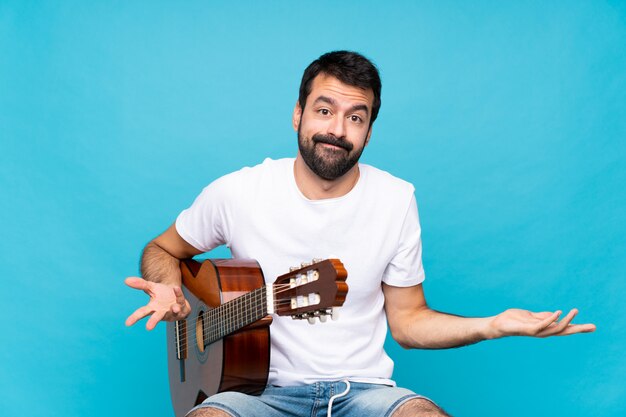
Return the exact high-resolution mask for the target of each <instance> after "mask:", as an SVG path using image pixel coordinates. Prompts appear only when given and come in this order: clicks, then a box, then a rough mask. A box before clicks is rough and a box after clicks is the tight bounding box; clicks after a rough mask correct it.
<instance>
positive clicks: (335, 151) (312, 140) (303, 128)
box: [293, 74, 374, 181]
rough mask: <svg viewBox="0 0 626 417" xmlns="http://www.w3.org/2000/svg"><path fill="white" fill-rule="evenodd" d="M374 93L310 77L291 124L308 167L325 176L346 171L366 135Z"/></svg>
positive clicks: (322, 76) (322, 77) (330, 177)
mask: <svg viewBox="0 0 626 417" xmlns="http://www.w3.org/2000/svg"><path fill="white" fill-rule="evenodd" d="M373 102H374V93H373V91H372V90H371V89H370V90H363V89H361V88H358V87H354V86H350V85H347V84H344V83H342V82H341V81H339V80H338V79H337V78H335V77H332V76H329V75H326V74H319V75H318V76H317V77H315V78H314V79H313V83H312V85H311V93H310V94H309V96H308V97H307V101H306V105H305V107H304V110H302V109H301V108H300V106H299V105H296V108H295V110H294V115H293V124H294V128H295V129H296V130H297V131H298V148H299V150H300V155H302V159H303V160H304V161H305V162H306V164H307V165H308V167H309V168H310V169H311V170H312V171H313V172H314V173H315V174H317V175H318V176H319V177H321V178H323V179H325V180H329V181H331V180H334V179H336V178H339V177H341V176H342V175H344V174H345V173H346V172H348V171H349V170H350V169H351V168H352V167H353V166H354V165H355V164H356V163H357V162H358V160H359V158H360V156H361V153H362V152H363V148H364V147H365V145H366V144H367V142H368V141H369V138H370V134H371V129H370V126H369V122H370V117H371V113H372V104H373Z"/></svg>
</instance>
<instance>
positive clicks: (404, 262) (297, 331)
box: [176, 158, 424, 386]
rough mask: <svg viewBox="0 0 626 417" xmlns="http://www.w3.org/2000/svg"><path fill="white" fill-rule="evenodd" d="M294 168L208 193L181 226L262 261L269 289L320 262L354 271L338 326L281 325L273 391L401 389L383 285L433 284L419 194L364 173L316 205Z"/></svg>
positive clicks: (231, 179)
mask: <svg viewBox="0 0 626 417" xmlns="http://www.w3.org/2000/svg"><path fill="white" fill-rule="evenodd" d="M293 165H294V159H293V158H289V159H280V160H271V159H266V160H265V161H264V162H263V163H262V164H260V165H257V166H255V167H252V168H243V169H241V170H239V171H236V172H234V173H232V174H228V175H226V176H224V177H221V178H219V179H217V180H216V181H214V182H213V183H211V184H210V185H209V186H207V187H206V188H205V189H204V190H203V191H202V193H201V194H200V195H199V196H198V197H197V198H196V200H195V201H194V203H193V205H192V206H191V207H190V208H188V209H186V210H184V211H183V212H182V213H181V214H180V215H179V216H178V218H177V219H176V230H177V231H178V233H179V234H180V235H181V236H182V237H183V239H185V240H186V241H187V242H189V243H190V244H191V245H193V246H194V247H196V248H197V249H198V250H201V251H205V252H206V251H209V250H211V249H213V248H215V247H217V246H219V245H222V244H226V245H228V246H229V247H230V250H231V252H232V255H233V257H235V258H252V259H256V260H257V261H258V262H259V264H260V265H261V268H262V270H263V274H264V276H265V280H266V282H267V283H268V284H271V283H272V282H273V281H274V279H275V278H276V277H278V276H279V275H282V274H284V273H286V272H288V271H289V268H290V267H292V266H298V265H300V263H301V262H307V261H308V262H310V261H311V259H313V258H320V259H326V258H338V259H340V260H341V262H343V264H344V266H345V268H346V270H347V271H348V279H347V281H346V282H347V284H348V286H349V291H348V295H347V297H346V301H345V303H344V305H343V307H341V308H340V309H339V314H340V316H339V319H338V320H337V321H331V320H328V321H327V322H326V323H317V324H315V325H310V324H309V323H308V322H307V321H306V320H293V319H291V318H290V317H274V322H273V323H272V325H271V327H270V334H271V361H270V375H269V383H270V384H273V385H279V386H286V385H299V384H308V383H312V382H315V381H321V380H338V379H344V378H347V379H349V380H352V381H358V382H371V383H378V384H387V385H394V382H393V381H392V380H391V379H390V378H391V375H392V372H393V361H392V360H391V359H390V358H389V356H387V354H386V353H385V352H384V349H383V343H384V341H385V336H386V334H387V321H386V318H385V313H384V296H383V293H382V289H381V282H385V283H387V284H389V285H393V286H397V287H407V286H413V285H417V284H419V283H421V282H422V281H423V280H424V270H423V267H422V246H421V238H420V225H419V220H418V214H417V205H416V202H415V197H414V195H413V192H414V188H413V186H412V185H411V184H410V183H408V182H406V181H403V180H400V179H398V178H395V177H393V176H392V175H390V174H388V173H386V172H384V171H381V170H379V169H376V168H374V167H372V166H369V165H365V164H360V165H359V170H360V177H359V180H358V182H357V184H356V185H355V186H354V187H353V189H352V190H351V191H350V192H349V193H347V194H346V195H344V196H342V197H339V198H331V199H324V200H309V199H307V198H306V197H304V195H302V193H301V192H300V190H299V189H298V187H297V185H296V182H295V179H294V174H293Z"/></svg>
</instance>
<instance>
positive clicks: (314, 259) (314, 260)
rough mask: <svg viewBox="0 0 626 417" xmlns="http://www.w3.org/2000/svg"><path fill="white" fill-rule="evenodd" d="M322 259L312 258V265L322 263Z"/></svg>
mask: <svg viewBox="0 0 626 417" xmlns="http://www.w3.org/2000/svg"><path fill="white" fill-rule="evenodd" d="M322 261H323V259H322V258H313V263H314V264H316V263H318V262H322Z"/></svg>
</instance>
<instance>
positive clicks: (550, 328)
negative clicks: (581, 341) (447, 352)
mask: <svg viewBox="0 0 626 417" xmlns="http://www.w3.org/2000/svg"><path fill="white" fill-rule="evenodd" d="M383 292H384V294H385V311H386V313H387V320H388V322H389V328H390V329H391V334H392V336H393V338H394V339H395V340H396V341H397V342H398V343H399V344H400V345H401V346H402V347H404V348H421V349H445V348H452V347H459V346H465V345H469V344H473V343H477V342H480V341H482V340H487V339H496V338H500V337H504V336H514V335H516V336H534V337H548V336H564V335H569V334H575V333H587V332H592V331H594V330H595V328H596V327H595V325H593V324H571V322H572V320H573V319H574V317H575V316H576V314H577V313H578V311H577V310H576V309H573V310H572V311H570V312H569V313H568V314H567V316H565V317H564V318H563V319H562V320H561V321H558V319H559V317H560V315H561V312H560V311H555V312H542V313H532V312H530V311H526V310H518V309H510V310H506V311H504V312H502V313H500V314H498V315H497V316H493V317H483V318H466V317H459V316H454V315H451V314H446V313H440V312H438V311H435V310H432V309H430V308H429V307H428V305H427V304H426V299H425V297H424V290H423V288H422V285H421V284H420V285H416V286H413V287H404V288H403V287H393V286H390V285H387V284H383Z"/></svg>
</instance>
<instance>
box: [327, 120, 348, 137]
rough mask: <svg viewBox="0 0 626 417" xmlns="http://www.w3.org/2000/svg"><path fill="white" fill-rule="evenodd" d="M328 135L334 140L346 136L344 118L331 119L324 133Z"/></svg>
mask: <svg viewBox="0 0 626 417" xmlns="http://www.w3.org/2000/svg"><path fill="white" fill-rule="evenodd" d="M326 132H327V133H328V134H329V135H333V136H334V137H336V138H345V136H346V126H345V118H343V117H333V119H332V120H331V121H330V124H329V125H328V129H327V131H326Z"/></svg>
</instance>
